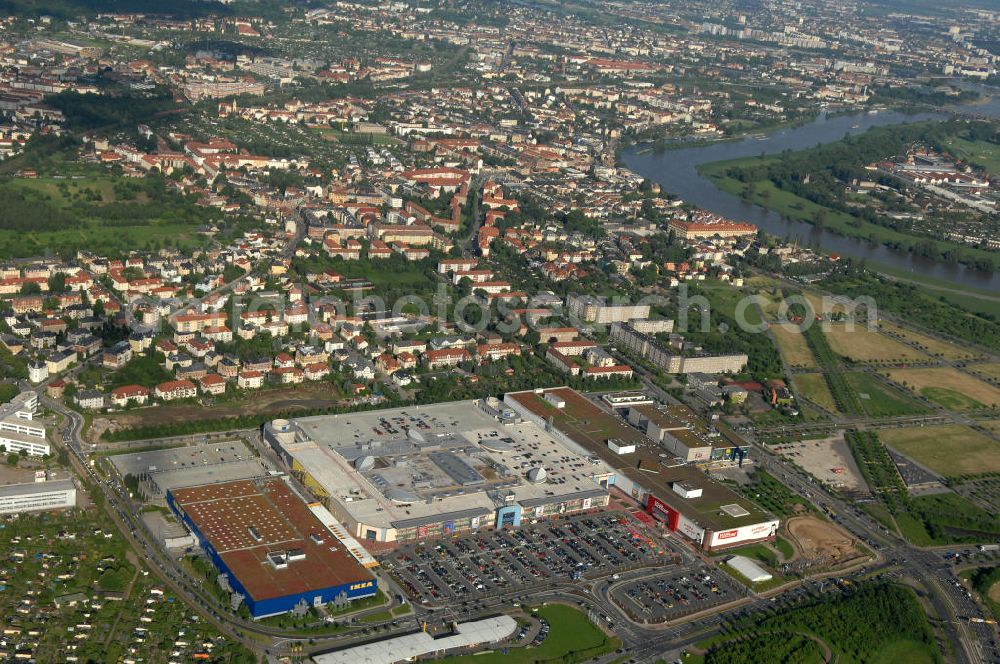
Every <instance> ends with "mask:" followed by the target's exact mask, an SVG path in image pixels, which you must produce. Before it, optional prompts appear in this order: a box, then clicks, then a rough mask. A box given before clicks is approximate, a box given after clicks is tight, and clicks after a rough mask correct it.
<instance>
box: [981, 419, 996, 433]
mask: <svg viewBox="0 0 1000 664" xmlns="http://www.w3.org/2000/svg"><path fill="white" fill-rule="evenodd" d="M979 426H981V427H983V428H984V429H988V430H989V431H992V432H993V433H995V434H998V435H1000V420H981V421H980V422H979Z"/></svg>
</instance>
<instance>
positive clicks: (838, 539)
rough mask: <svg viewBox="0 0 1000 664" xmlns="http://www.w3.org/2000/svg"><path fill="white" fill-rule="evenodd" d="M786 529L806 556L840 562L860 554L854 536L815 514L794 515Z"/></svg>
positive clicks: (786, 524) (787, 523) (803, 555)
mask: <svg viewBox="0 0 1000 664" xmlns="http://www.w3.org/2000/svg"><path fill="white" fill-rule="evenodd" d="M785 529H786V530H787V532H788V536H789V538H790V539H791V540H792V541H793V543H794V544H795V545H796V546H797V548H798V550H799V551H800V552H801V553H802V557H804V558H807V559H812V560H815V559H825V560H828V561H830V562H833V563H838V562H842V561H844V560H849V559H851V558H854V557H855V556H856V555H857V554H858V551H857V549H856V548H855V546H854V538H853V537H851V536H850V535H849V534H848V533H846V532H845V531H843V530H841V529H840V528H839V527H837V526H835V525H834V524H832V523H828V522H826V521H821V520H820V519H817V518H816V517H814V516H797V517H793V518H791V519H789V520H788V521H787V522H786V523H785Z"/></svg>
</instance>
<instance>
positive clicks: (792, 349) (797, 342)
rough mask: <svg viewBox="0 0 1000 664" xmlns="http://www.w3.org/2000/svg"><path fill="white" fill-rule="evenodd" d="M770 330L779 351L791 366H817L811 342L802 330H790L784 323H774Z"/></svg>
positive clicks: (811, 367) (808, 367)
mask: <svg viewBox="0 0 1000 664" xmlns="http://www.w3.org/2000/svg"><path fill="white" fill-rule="evenodd" d="M770 330H771V334H773V335H774V341H775V343H777V344H778V351H779V352H780V353H781V356H782V357H783V358H784V359H785V362H786V363H787V364H788V365H789V366H792V367H801V368H806V369H815V368H816V358H814V357H813V354H812V351H810V350H809V344H807V343H806V339H805V337H803V336H802V333H801V332H798V331H794V330H790V329H788V328H787V327H785V326H783V325H772V326H771V328H770Z"/></svg>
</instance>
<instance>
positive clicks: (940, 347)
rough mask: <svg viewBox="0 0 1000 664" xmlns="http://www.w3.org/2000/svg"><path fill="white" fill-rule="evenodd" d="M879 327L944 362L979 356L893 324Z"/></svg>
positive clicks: (883, 324)
mask: <svg viewBox="0 0 1000 664" xmlns="http://www.w3.org/2000/svg"><path fill="white" fill-rule="evenodd" d="M879 327H880V328H881V329H882V330H885V331H888V332H891V333H893V334H895V335H899V336H900V337H902V338H904V339H906V340H907V341H909V342H911V343H915V344H917V345H919V346H920V347H921V348H923V349H924V350H925V351H926V352H928V353H930V354H931V355H937V356H938V357H943V358H944V359H946V360H971V359H973V358H975V357H978V356H979V354H978V353H974V352H970V351H969V350H968V349H967V348H963V347H961V346H956V345H955V344H953V343H950V342H948V341H942V340H941V339H935V338H934V337H930V336H927V335H926V334H921V333H920V332H916V331H914V330H911V329H909V328H906V327H903V326H901V325H896V324H895V323H890V322H888V321H883V322H881V323H880V324H879Z"/></svg>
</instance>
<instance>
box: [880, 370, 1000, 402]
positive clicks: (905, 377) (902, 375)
mask: <svg viewBox="0 0 1000 664" xmlns="http://www.w3.org/2000/svg"><path fill="white" fill-rule="evenodd" d="M889 378H891V379H892V380H894V381H896V382H897V383H899V384H901V385H904V386H905V387H907V388H909V389H911V390H913V391H914V392H916V393H918V394H921V395H923V396H925V397H927V398H928V399H930V400H931V401H934V402H935V403H938V404H940V405H941V406H943V407H944V408H948V409H951V410H973V409H978V408H984V407H985V408H988V407H990V406H1000V389H997V388H995V387H993V386H992V385H990V384H989V383H985V382H983V381H981V380H979V379H978V378H974V377H972V376H969V375H968V374H964V373H962V372H961V371H958V370H957V369H952V368H950V367H934V368H929V369H893V370H892V371H890V372H889Z"/></svg>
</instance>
